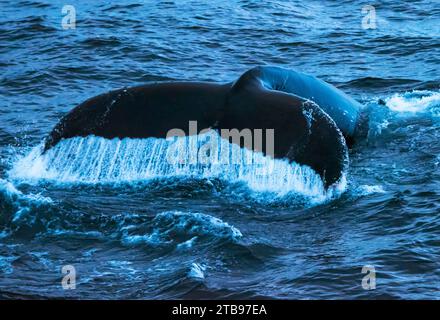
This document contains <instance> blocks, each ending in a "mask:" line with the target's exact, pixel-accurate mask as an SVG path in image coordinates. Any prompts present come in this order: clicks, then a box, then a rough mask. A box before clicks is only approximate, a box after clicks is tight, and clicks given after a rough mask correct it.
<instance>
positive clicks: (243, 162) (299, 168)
mask: <svg viewBox="0 0 440 320" xmlns="http://www.w3.org/2000/svg"><path fill="white" fill-rule="evenodd" d="M210 134H211V136H210V139H218V141H219V146H220V147H219V148H218V150H216V149H211V150H209V151H207V150H206V148H205V149H204V147H203V142H204V141H205V142H206V138H207V135H205V136H203V135H201V136H200V135H199V136H190V137H180V138H175V139H174V140H166V139H157V138H148V139H130V138H124V139H116V138H115V139H111V140H110V139H104V138H101V137H95V136H89V137H86V138H83V137H75V138H70V139H65V140H62V141H60V142H59V143H58V144H57V145H56V146H54V147H53V148H51V149H49V150H48V151H47V152H46V153H42V149H43V146H42V145H39V146H37V147H35V148H33V149H32V150H31V151H30V152H29V153H28V154H27V155H25V156H23V157H22V158H20V159H18V160H17V161H16V162H15V164H14V165H13V167H12V169H11V170H10V171H9V173H8V174H9V177H10V178H12V179H21V180H26V181H29V182H32V181H35V180H37V181H38V180H41V179H43V180H53V181H56V182H61V183H115V182H131V181H142V180H150V179H154V178H163V177H178V176H191V177H200V178H221V179H225V180H226V181H231V182H244V183H246V184H247V185H248V187H249V188H251V189H252V190H254V191H264V192H266V191H269V192H275V193H277V194H278V195H283V194H287V193H290V192H295V193H299V194H302V195H305V196H311V197H318V198H322V199H324V198H327V197H328V195H329V193H328V192H326V191H325V187H324V184H323V182H322V180H321V178H320V176H319V175H318V174H317V173H315V171H313V170H312V169H311V168H310V167H308V166H303V165H299V164H296V163H289V162H288V161H287V160H279V159H273V158H270V157H267V156H264V155H263V154H262V153H257V152H252V151H249V150H248V149H244V148H240V147H238V146H237V145H236V144H231V143H229V142H228V141H226V140H224V139H221V137H220V136H219V135H218V134H217V135H216V136H212V132H211V133H210ZM191 148H195V149H193V150H191ZM226 148H229V149H226ZM194 150H195V151H194ZM224 150H228V151H227V152H224ZM176 154H177V155H178V156H175V155H176ZM194 154H195V155H196V156H195V157H196V159H192V158H191V157H194V156H193V155H194ZM182 155H183V157H182ZM345 187H346V182H345V177H344V178H343V179H341V183H339V184H337V185H336V186H335V188H333V190H331V192H330V193H332V194H334V192H335V191H336V192H341V191H343V190H344V189H345Z"/></svg>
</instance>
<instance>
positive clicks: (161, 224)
mask: <svg viewBox="0 0 440 320" xmlns="http://www.w3.org/2000/svg"><path fill="white" fill-rule="evenodd" d="M64 4H65V3H64V2H63V1H36V0H35V1H32V0H26V1H23V0H19V1H3V0H2V1H0V8H1V10H0V68H1V73H0V95H1V97H0V98H1V99H0V152H1V153H0V154H1V159H0V297H1V298H14V297H15V298H18V297H21V298H52V297H70V298H100V299H102V298H110V299H114V298H129V299H141V298H153V299H159V298H165V299H166V298H263V297H264V298H289V299H308V298H324V299H340V298H348V299H360V298H362V299H375V298H396V299H398V298H405V299H420V298H430V299H431V298H434V299H438V298H440V293H439V288H440V240H439V235H440V187H439V186H440V130H439V129H440V78H439V73H440V72H439V71H440V33H439V30H440V3H439V2H438V1H408V2H402V1H396V0H393V1H381V2H380V3H375V4H374V5H375V8H376V14H377V21H376V22H377V25H376V29H363V28H362V25H361V22H362V18H363V16H364V15H363V14H362V7H363V5H365V4H366V3H365V2H364V1H313V0H312V1H264V2H262V1H232V0H230V1H220V2H219V1H143V2H139V3H135V2H134V1H125V0H120V1H118V2H117V4H110V3H108V2H103V1H102V2H101V1H96V2H95V1H83V0H81V1H75V2H74V3H72V4H73V5H74V6H75V8H76V15H77V23H76V29H73V30H63V29H62V27H61V20H62V18H63V14H62V13H61V8H62V6H63V5H64ZM256 65H277V66H282V67H285V68H292V69H298V70H300V71H303V72H306V73H310V74H313V75H316V76H318V77H320V78H322V79H324V80H326V81H328V82H330V83H332V84H334V85H336V86H337V87H339V88H341V89H342V90H343V91H345V92H347V93H348V94H350V95H351V96H352V97H354V98H355V99H357V100H359V101H360V102H362V103H364V104H365V105H366V106H367V107H368V108H370V112H371V117H370V124H369V126H370V127H369V128H370V129H369V133H368V137H367V138H366V139H364V140H362V141H359V142H358V143H357V144H356V145H355V146H354V147H353V149H351V150H350V167H349V171H348V173H347V184H346V185H343V186H341V190H339V192H337V193H335V194H328V193H326V191H325V190H323V188H322V182H321V181H320V180H319V179H316V176H315V175H314V174H313V172H310V171H308V170H307V169H304V168H300V167H294V168H293V169H292V168H288V167H286V164H284V163H281V162H277V163H274V164H273V166H274V168H275V172H274V174H273V175H271V176H269V177H266V178H265V179H257V178H255V175H254V174H253V171H252V170H254V169H253V168H249V167H246V166H241V167H239V168H236V167H231V168H229V169H230V170H226V172H224V171H219V170H218V169H216V168H215V167H213V166H212V167H209V168H208V169H207V170H205V169H203V170H202V169H200V168H196V169H194V168H190V167H188V168H184V169H185V170H183V171H182V172H175V171H173V168H170V167H167V166H162V165H161V163H162V162H161V161H162V160H161V158H160V157H161V153H160V152H157V150H158V149H154V147H153V146H156V147H158V146H159V147H162V148H165V149H166V145H164V142H163V141H160V140H157V139H156V140H154V139H152V140H151V139H150V140H148V141H142V140H141V141H138V140H135V139H132V140H130V139H125V140H119V141H118V140H112V141H110V140H104V139H101V138H86V139H77V140H70V141H64V142H62V143H61V144H60V145H59V146H58V149H56V150H55V151H54V152H53V153H48V154H46V155H45V156H41V155H40V148H41V142H42V141H43V139H44V137H45V136H46V135H47V134H48V133H49V132H50V131H51V129H52V128H53V126H54V125H55V124H56V123H57V121H58V120H59V119H60V117H61V116H63V115H64V114H65V113H66V112H67V111H69V110H70V109H72V108H73V107H74V106H76V105H77V104H79V103H81V102H82V101H84V100H85V99H87V98H89V97H92V96H94V95H97V94H99V93H103V92H105V91H108V90H110V89H116V88H121V87H124V86H134V85H137V84H144V83H148V82H152V81H166V80H198V81H200V80H204V81H215V82H228V81H232V80H234V79H236V78H237V77H238V76H239V75H240V74H242V73H243V72H244V71H246V70H247V69H249V68H251V67H254V66H256ZM378 99H383V100H384V101H385V102H386V106H385V107H383V106H379V105H378V104H377V101H378ZM87 146H90V148H86V147H87ZM88 150H89V151H88ZM90 150H92V151H90ZM144 150H145V152H143V151H144ZM155 150H156V151H155ZM147 162H148V163H150V162H151V164H152V165H151V166H148V163H147ZM65 265H73V266H74V267H75V269H76V275H77V279H76V289H74V290H64V289H63V287H62V285H61V280H62V277H63V274H62V272H61V268H62V267H63V266H65ZM365 265H371V266H374V268H375V270H376V288H375V289H374V290H365V289H363V287H362V278H363V277H364V276H365V275H364V274H362V273H361V270H362V267H363V266H365Z"/></svg>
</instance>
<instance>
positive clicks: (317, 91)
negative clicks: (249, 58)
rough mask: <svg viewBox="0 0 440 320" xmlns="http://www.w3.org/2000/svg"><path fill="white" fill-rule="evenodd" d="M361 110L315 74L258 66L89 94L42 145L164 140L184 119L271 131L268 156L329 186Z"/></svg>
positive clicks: (343, 162)
mask: <svg viewBox="0 0 440 320" xmlns="http://www.w3.org/2000/svg"><path fill="white" fill-rule="evenodd" d="M360 109H361V105H360V104H359V103H358V102H356V101H355V100H353V99H352V98H350V97H348V96H347V95H345V94H344V93H343V92H341V91H340V90H338V89H336V88H335V87H333V86H331V85H329V84H327V83H325V82H324V81H321V80H319V79H317V78H315V77H313V76H309V75H306V74H303V73H300V72H296V71H292V70H287V69H282V68H278V67H256V68H253V69H251V70H249V71H247V72H245V73H244V74H243V75H242V76H241V77H240V78H239V79H238V80H237V81H235V82H233V83H227V84H216V83H204V82H166V83H154V84H148V85H144V86H138V87H132V88H124V89H120V90H115V91H111V92H108V93H105V94H102V95H99V96H96V97H93V98H91V99H89V100H87V101H85V102H83V103H82V104H80V105H79V106H77V107H76V108H74V109H73V110H72V111H70V112H69V113H68V114H67V115H66V116H64V117H63V118H62V119H61V121H60V122H59V123H58V124H57V125H56V126H55V128H54V129H53V131H52V132H51V133H50V135H49V137H48V138H47V140H46V143H45V150H47V149H49V148H51V147H52V146H54V145H55V144H57V143H58V142H59V141H60V140H61V139H64V138H71V137H75V136H88V135H95V136H100V137H104V138H125V137H129V138H148V137H156V138H165V137H166V135H167V133H168V132H169V131H170V130H172V129H175V128H180V129H183V130H185V129H186V128H187V127H188V123H189V121H197V123H198V126H199V127H200V128H211V129H214V130H221V129H229V130H232V129H238V130H242V129H246V128H247V129H250V130H255V129H273V130H274V139H275V141H274V150H273V151H274V154H273V156H274V157H275V158H286V159H288V160H290V161H295V162H297V163H299V164H303V165H308V166H310V167H311V168H313V169H314V170H315V171H316V172H317V173H318V174H319V175H320V176H321V177H322V178H323V180H324V182H325V185H326V186H327V187H329V186H331V185H332V184H334V183H336V182H338V181H339V180H340V179H341V177H342V175H343V173H344V171H345V170H346V168H347V166H348V151H347V146H346V139H347V140H348V141H350V142H351V141H353V139H354V137H355V136H356V130H357V127H358V124H359V119H360V117H359V115H360ZM344 137H345V138H344ZM261 151H262V152H264V153H266V150H264V148H263V150H261Z"/></svg>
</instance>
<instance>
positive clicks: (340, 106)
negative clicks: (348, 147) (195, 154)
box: [246, 66, 362, 144]
mask: <svg viewBox="0 0 440 320" xmlns="http://www.w3.org/2000/svg"><path fill="white" fill-rule="evenodd" d="M246 73H247V74H248V76H249V77H254V78H255V79H258V81H260V82H261V83H262V85H263V86H264V87H265V88H266V89H268V90H276V91H282V92H286V93H290V94H294V95H297V96H300V97H302V98H304V99H308V100H311V101H313V102H315V103H316V104H317V105H318V106H319V107H320V108H321V109H322V110H323V111H324V112H326V113H327V114H328V115H329V116H330V117H331V118H332V119H333V120H334V121H335V123H336V124H337V126H338V128H339V129H340V130H341V131H342V133H343V134H344V136H345V138H346V139H347V140H348V141H349V142H350V144H351V143H352V140H353V139H354V136H355V134H356V129H357V124H358V123H359V115H360V110H361V107H362V105H361V104H360V103H359V102H357V101H356V100H354V99H353V98H351V97H349V96H348V95H346V94H345V93H344V92H342V91H341V90H339V89H337V88H336V87H334V86H332V85H331V84H328V83H326V82H325V81H322V80H320V79H318V78H316V77H314V76H312V75H308V74H305V73H302V72H298V71H295V70H288V69H284V68H279V67H265V66H261V67H255V68H253V69H251V70H249V71H247V72H246Z"/></svg>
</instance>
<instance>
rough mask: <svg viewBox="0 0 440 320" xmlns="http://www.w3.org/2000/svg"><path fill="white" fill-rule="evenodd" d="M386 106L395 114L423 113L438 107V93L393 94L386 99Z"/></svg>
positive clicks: (419, 91) (416, 91)
mask: <svg viewBox="0 0 440 320" xmlns="http://www.w3.org/2000/svg"><path fill="white" fill-rule="evenodd" d="M386 105H387V107H388V108H390V109H391V110H393V111H396V112H410V113H417V112H423V111H427V110H430V109H431V108H433V107H437V106H440V92H433V91H422V90H414V91H411V92H406V93H403V94H394V95H393V96H392V97H390V98H388V99H386Z"/></svg>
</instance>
